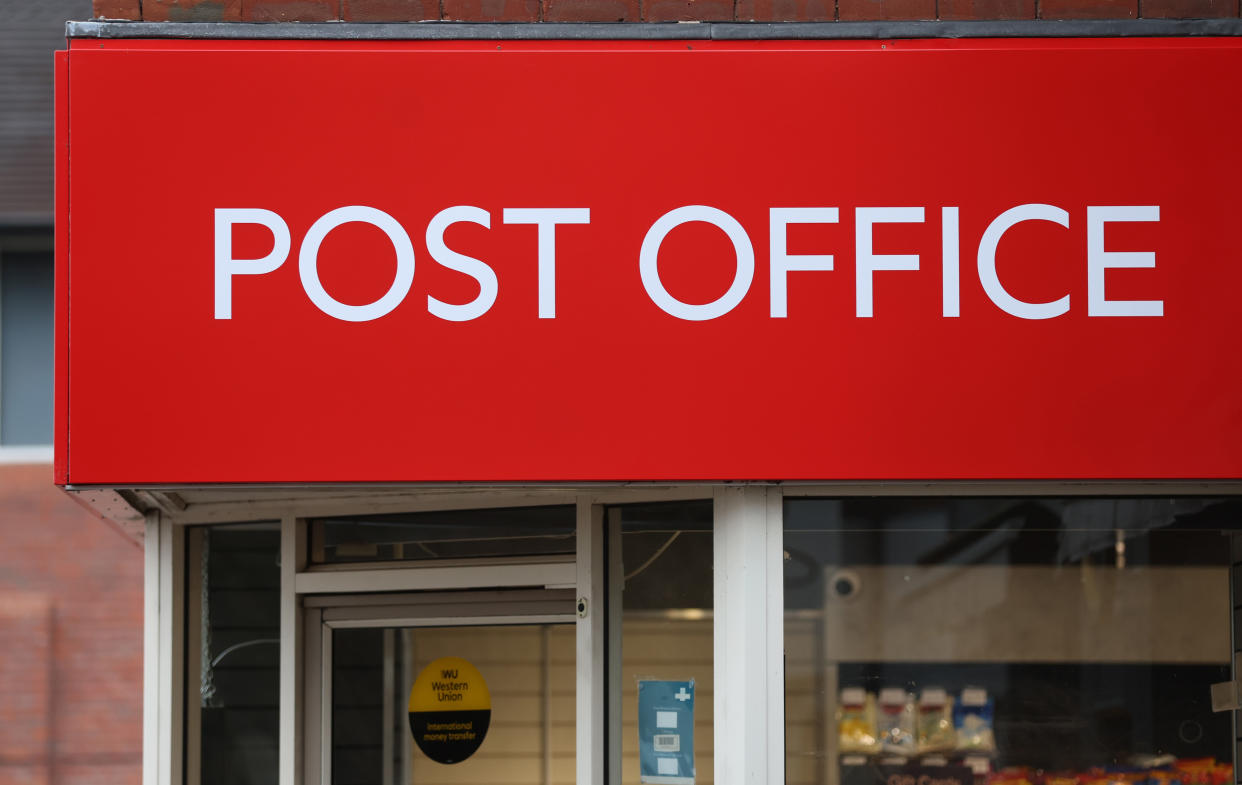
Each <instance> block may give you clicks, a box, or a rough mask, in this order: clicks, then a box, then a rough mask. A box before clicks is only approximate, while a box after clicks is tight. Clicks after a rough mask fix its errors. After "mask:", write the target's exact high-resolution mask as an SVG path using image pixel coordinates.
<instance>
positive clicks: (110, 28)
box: [65, 18, 1242, 41]
mask: <svg viewBox="0 0 1242 785" xmlns="http://www.w3.org/2000/svg"><path fill="white" fill-rule="evenodd" d="M65 35H66V36H67V37H69V38H199V39H242V40H261V39H303V40H331V41H395V40H414V41H437V40H459V41H515V40H516V41H521V40H526V41H620V40H646V41H686V40H708V39H714V40H721V41H759V40H842V39H899V38H1092V37H1101V38H1116V37H1148V36H1150V37H1169V36H1239V35H1242V19H1237V18H1234V19H1100V20H1093V19H1083V20H1047V21H1044V20H1029V19H1024V20H1016V21H927V22H702V23H698V22H690V23H687V22H660V23H651V22H612V23H561V22H531V23H513V22H491V23H475V22H379V23H352V22H125V21H111V20H98V21H92V22H68V23H66V25H65Z"/></svg>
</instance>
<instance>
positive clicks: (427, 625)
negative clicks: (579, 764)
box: [307, 590, 577, 785]
mask: <svg viewBox="0 0 1242 785" xmlns="http://www.w3.org/2000/svg"><path fill="white" fill-rule="evenodd" d="M312 603H313V604H314V605H315V606H316V607H310V608H308V613H309V614H310V615H311V617H312V618H311V619H309V620H308V625H307V630H308V644H312V645H311V646H308V651H314V652H316V653H317V654H318V656H317V657H315V658H313V659H317V660H318V662H312V663H310V667H309V668H308V676H309V678H308V689H310V690H314V691H315V693H316V694H317V700H311V699H310V698H311V696H310V695H309V694H308V705H315V706H316V707H317V709H318V711H317V713H318V714H319V717H318V726H319V727H318V733H317V734H313V733H310V732H309V729H308V736H307V738H308V739H314V743H311V744H308V747H309V749H308V750H307V753H308V755H307V762H308V764H307V766H308V774H310V775H311V776H309V777H308V778H307V779H308V781H310V782H319V783H323V784H324V785H502V783H530V784H531V785H534V784H536V783H539V784H542V785H560V784H561V783H564V785H570V784H571V783H572V782H573V781H574V777H575V762H576V761H575V700H576V680H577V676H576V667H575V666H576V645H575V630H574V626H573V621H574V619H575V611H574V598H573V596H572V592H568V591H557V590H542V591H500V592H496V591H493V592H453V593H439V594H431V593H428V594H422V595H399V596H392V595H371V596H362V597H335V598H333V597H329V598H314V599H311V600H308V605H309V604H312ZM312 628H313V629H312ZM314 638H317V639H318V640H317V641H316V640H312V639H314ZM309 719H310V720H311V721H312V722H313V721H314V719H315V718H309Z"/></svg>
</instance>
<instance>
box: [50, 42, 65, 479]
mask: <svg viewBox="0 0 1242 785" xmlns="http://www.w3.org/2000/svg"><path fill="white" fill-rule="evenodd" d="M54 64H55V85H56V86H55V93H56V95H55V100H56V128H55V143H56V154H55V156H54V158H55V172H56V174H55V178H56V182H55V192H56V251H55V260H56V284H55V286H56V305H55V314H56V315H55V321H56V328H55V329H56V357H55V367H56V382H55V405H54V415H53V419H54V423H55V424H54V426H53V437H52V441H53V445H54V447H53V449H54V456H53V459H52V473H53V478H54V482H55V483H56V484H57V485H65V484H67V483H68V482H69V52H68V51H66V50H61V51H57V52H56V53H55V61H54Z"/></svg>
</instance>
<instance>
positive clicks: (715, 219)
mask: <svg viewBox="0 0 1242 785" xmlns="http://www.w3.org/2000/svg"><path fill="white" fill-rule="evenodd" d="M690 221H702V222H703V223H709V224H712V225H713V226H715V227H716V228H718V229H720V230H721V231H723V232H724V233H725V234H726V235H727V236H728V238H729V240H730V241H731V242H732V243H733V251H734V253H735V254H736V255H737V271H736V272H735V273H734V275H733V283H732V284H731V285H730V286H729V290H728V291H727V292H725V293H724V295H723V296H721V297H720V299H718V300H715V301H713V302H710V303H704V304H702V305H693V304H691V303H683V302H682V301H681V300H678V299H677V298H676V297H673V296H672V295H671V294H669V293H668V290H667V289H665V288H664V283H663V282H662V281H661V280H660V271H659V269H658V268H657V257H658V256H659V253H660V245H661V244H662V243H663V242H664V238H665V237H666V236H668V233H669V232H671V231H672V230H673V229H675V228H676V227H678V226H680V225H682V224H684V223H689V222H690ZM638 271H639V274H640V275H641V276H642V279H643V288H645V289H646V290H647V295H648V296H649V297H650V298H651V301H652V302H654V303H655V304H656V305H658V306H660V308H661V310H663V311H664V312H665V313H668V314H671V315H672V316H676V317H677V318H678V319H685V320H686V321H691V322H702V321H706V320H708V319H715V318H716V317H717V316H723V315H725V314H726V313H728V312H729V311H732V310H733V309H734V308H735V307H737V304H738V303H740V302H741V301H742V298H743V297H745V296H746V292H747V291H749V290H750V282H751V280H752V279H753V278H754V277H755V249H754V248H753V247H751V244H750V238H749V237H748V236H747V235H746V230H745V229H743V228H742V225H741V224H740V223H738V222H737V220H736V219H735V218H734V217H733V216H731V215H729V214H728V213H726V212H725V211H724V210H717V209H716V208H715V207H705V206H703V205H698V204H696V205H688V206H686V207H678V208H677V209H676V210H672V211H670V212H667V213H665V214H664V215H662V216H660V218H659V219H657V220H656V222H655V223H654V224H652V225H651V228H650V229H648V230H647V236H646V237H644V238H643V245H642V249H641V250H640V251H639V254H638Z"/></svg>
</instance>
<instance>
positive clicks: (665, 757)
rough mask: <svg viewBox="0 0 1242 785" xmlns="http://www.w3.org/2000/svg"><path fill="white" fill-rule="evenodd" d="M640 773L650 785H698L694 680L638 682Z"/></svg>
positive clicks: (644, 781) (643, 780)
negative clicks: (695, 748)
mask: <svg viewBox="0 0 1242 785" xmlns="http://www.w3.org/2000/svg"><path fill="white" fill-rule="evenodd" d="M638 773H639V781H640V782H643V783H650V785H694V679H691V680H690V681H640V682H638Z"/></svg>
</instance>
